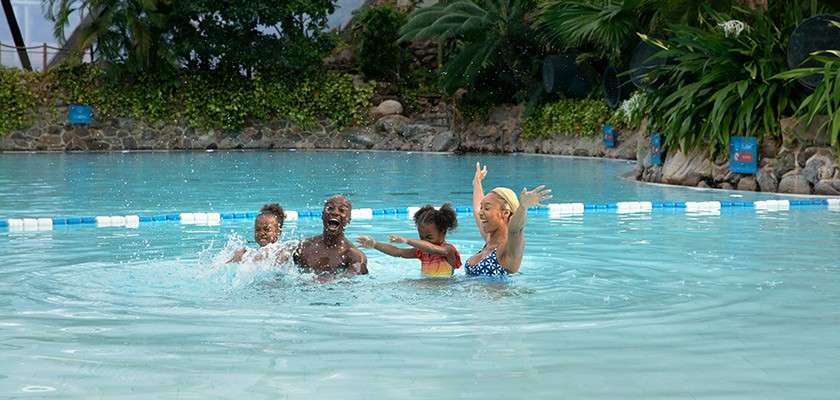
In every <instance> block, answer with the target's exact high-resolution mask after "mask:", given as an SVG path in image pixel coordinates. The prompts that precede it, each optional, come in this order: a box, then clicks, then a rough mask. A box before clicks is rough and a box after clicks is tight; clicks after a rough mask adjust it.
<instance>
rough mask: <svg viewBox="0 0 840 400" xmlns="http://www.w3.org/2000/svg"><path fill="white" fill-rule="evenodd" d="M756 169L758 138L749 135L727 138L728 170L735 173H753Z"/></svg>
mask: <svg viewBox="0 0 840 400" xmlns="http://www.w3.org/2000/svg"><path fill="white" fill-rule="evenodd" d="M757 169H758V140H757V139H756V138H754V137H750V136H732V137H730V138H729V170H730V171H732V172H734V173H736V174H755V171H756V170H757Z"/></svg>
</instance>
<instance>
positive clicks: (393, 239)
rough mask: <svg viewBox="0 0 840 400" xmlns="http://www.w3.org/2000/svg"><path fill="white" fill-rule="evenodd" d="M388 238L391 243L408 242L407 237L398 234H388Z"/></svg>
mask: <svg viewBox="0 0 840 400" xmlns="http://www.w3.org/2000/svg"><path fill="white" fill-rule="evenodd" d="M388 240H390V241H391V242H392V243H408V239H406V238H404V237H402V236H399V235H389V236H388Z"/></svg>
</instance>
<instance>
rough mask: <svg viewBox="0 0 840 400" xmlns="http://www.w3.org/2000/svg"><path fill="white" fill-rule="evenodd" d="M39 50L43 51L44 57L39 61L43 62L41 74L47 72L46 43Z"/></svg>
mask: <svg viewBox="0 0 840 400" xmlns="http://www.w3.org/2000/svg"><path fill="white" fill-rule="evenodd" d="M41 50H43V51H44V57H43V58H42V59H41V60H43V62H44V63H43V64H41V71H42V72H47V44H46V43H44V44H43V45H42V46H41Z"/></svg>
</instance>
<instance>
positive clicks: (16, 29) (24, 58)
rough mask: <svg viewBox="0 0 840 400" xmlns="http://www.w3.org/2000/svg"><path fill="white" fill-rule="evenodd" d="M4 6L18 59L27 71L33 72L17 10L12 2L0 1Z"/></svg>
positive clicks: (8, 0) (9, 0) (7, 0)
mask: <svg viewBox="0 0 840 400" xmlns="http://www.w3.org/2000/svg"><path fill="white" fill-rule="evenodd" d="M0 3H2V4H3V11H4V12H5V13H6V21H9V31H10V32H11V33H12V39H14V41H15V47H17V53H18V57H20V65H21V66H22V67H23V68H24V69H25V70H27V71H32V64H31V63H30V62H29V54H27V53H26V44H25V43H24V42H23V36H22V35H21V34H20V26H18V22H17V18H16V17H15V9H14V8H12V1H11V0H0Z"/></svg>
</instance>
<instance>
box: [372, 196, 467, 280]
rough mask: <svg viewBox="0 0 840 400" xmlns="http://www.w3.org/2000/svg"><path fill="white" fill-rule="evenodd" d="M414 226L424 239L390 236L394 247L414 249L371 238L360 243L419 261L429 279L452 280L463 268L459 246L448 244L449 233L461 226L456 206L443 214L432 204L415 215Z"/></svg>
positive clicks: (446, 206) (386, 252)
mask: <svg viewBox="0 0 840 400" xmlns="http://www.w3.org/2000/svg"><path fill="white" fill-rule="evenodd" d="M414 225H416V226H417V234H418V235H419V236H420V239H408V238H404V237H402V236H398V235H390V237H389V240H390V241H392V242H394V243H405V244H407V245H409V246H411V247H410V248H407V249H406V248H398V247H394V246H391V245H390V244H386V243H379V242H377V241H376V240H374V239H373V238H371V237H369V236H360V237H359V238H358V239H357V241H358V242H359V244H360V245H361V246H362V247H365V248H369V249H375V250H379V251H381V252H383V253H385V254H387V255H389V256H392V257H402V258H419V259H420V271H421V272H422V273H423V275H424V276H428V277H450V276H452V273H453V271H454V270H455V268H460V267H461V255H460V254H458V250H457V249H455V246H453V245H451V244H449V243H447V242H446V233H447V232H451V231H452V230H454V229H455V228H456V227H457V226H458V216H457V214H456V213H455V210H454V209H452V205H450V204H449V203H447V204H444V205H443V206H441V207H440V209H439V210H435V208H434V207H433V206H432V205H431V204H427V205H425V206H424V207H423V208H421V209H420V210H418V211H417V212H416V213H414Z"/></svg>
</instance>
